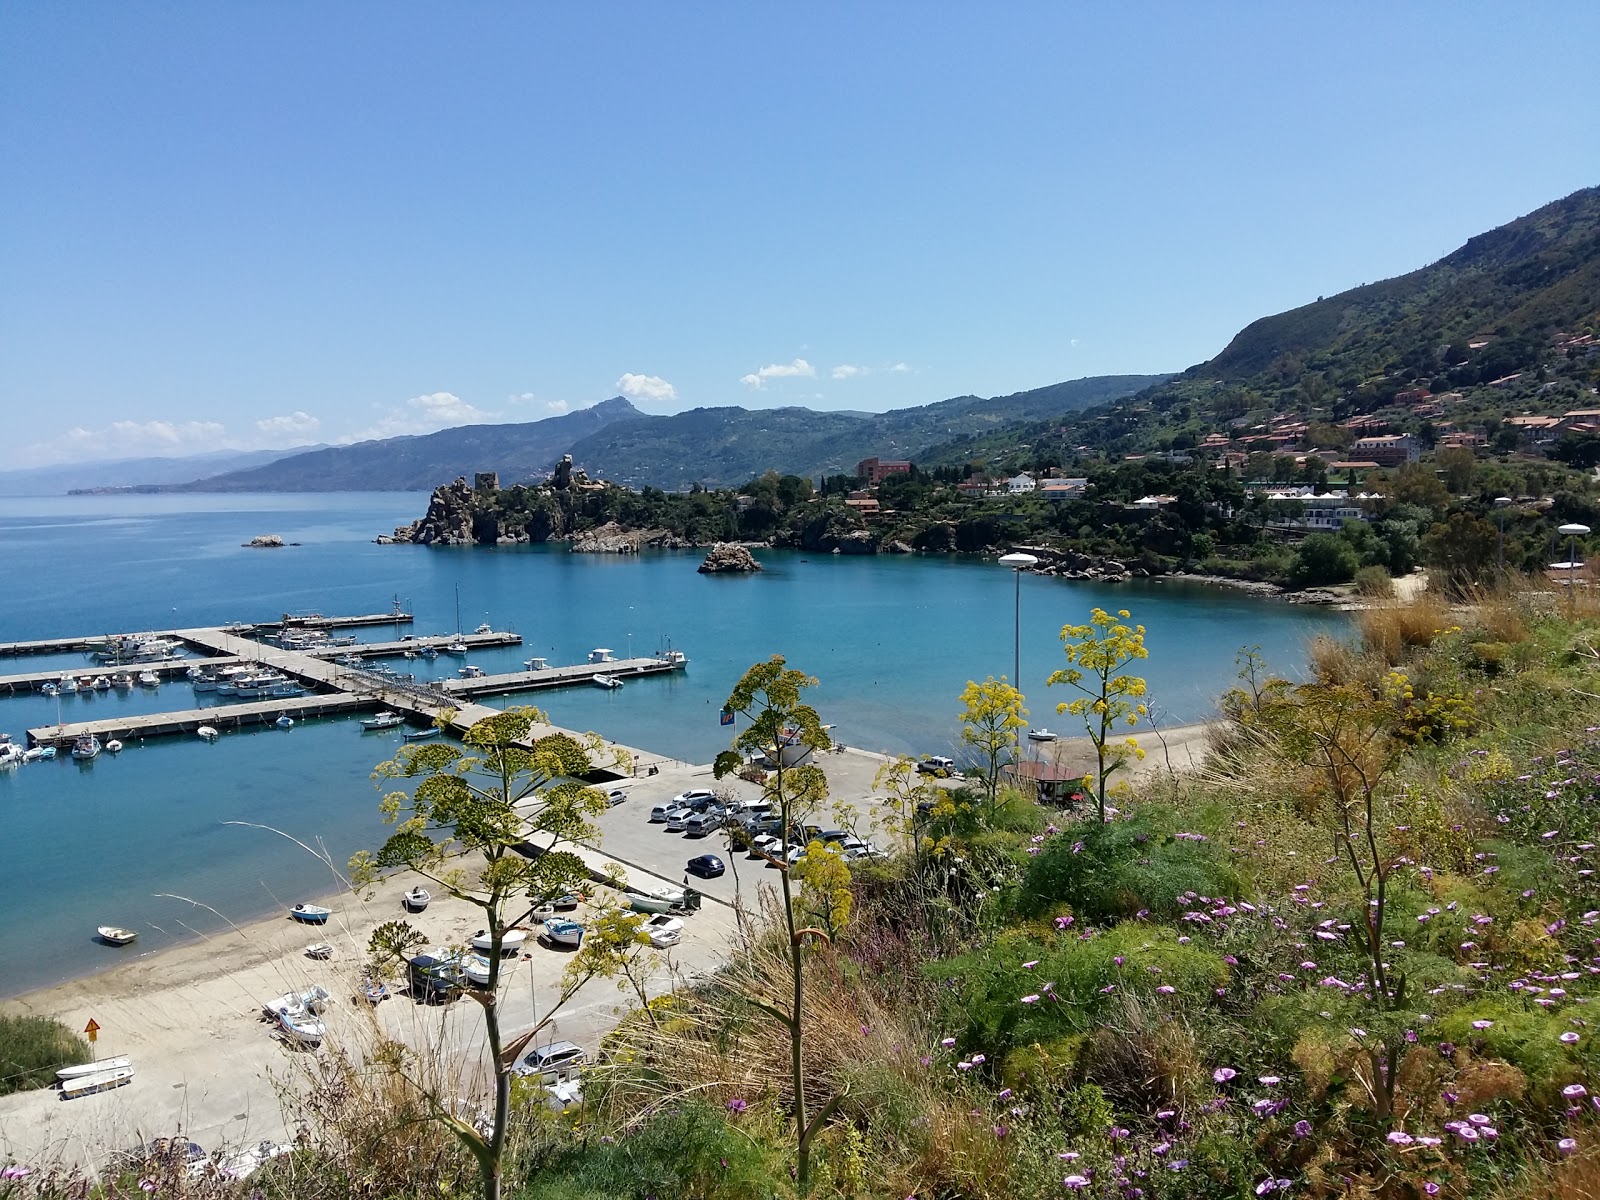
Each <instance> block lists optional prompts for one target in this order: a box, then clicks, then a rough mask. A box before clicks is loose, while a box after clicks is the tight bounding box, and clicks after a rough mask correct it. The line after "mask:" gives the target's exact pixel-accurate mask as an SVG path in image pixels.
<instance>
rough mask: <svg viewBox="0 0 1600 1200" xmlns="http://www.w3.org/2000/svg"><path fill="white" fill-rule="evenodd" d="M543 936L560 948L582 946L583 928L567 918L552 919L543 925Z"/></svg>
mask: <svg viewBox="0 0 1600 1200" xmlns="http://www.w3.org/2000/svg"><path fill="white" fill-rule="evenodd" d="M544 932H545V936H546V937H548V938H549V939H550V940H551V941H552V942H555V943H556V944H557V945H560V946H579V945H582V944H583V926H582V925H581V924H579V923H578V922H577V921H574V920H571V919H569V918H567V917H553V918H551V919H549V920H547V921H545V923H544Z"/></svg>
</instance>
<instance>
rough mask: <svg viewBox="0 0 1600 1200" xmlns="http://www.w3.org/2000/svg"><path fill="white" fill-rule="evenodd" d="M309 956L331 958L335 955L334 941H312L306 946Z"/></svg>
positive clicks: (307, 955)
mask: <svg viewBox="0 0 1600 1200" xmlns="http://www.w3.org/2000/svg"><path fill="white" fill-rule="evenodd" d="M306 957H307V958H320V959H329V958H332V957H333V943H332V942H312V943H311V944H310V945H309V946H307V947H306Z"/></svg>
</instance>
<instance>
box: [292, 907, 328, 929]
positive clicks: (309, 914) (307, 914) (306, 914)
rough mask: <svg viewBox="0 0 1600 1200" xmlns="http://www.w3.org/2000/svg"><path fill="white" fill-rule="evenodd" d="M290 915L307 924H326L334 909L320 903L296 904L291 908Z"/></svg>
mask: <svg viewBox="0 0 1600 1200" xmlns="http://www.w3.org/2000/svg"><path fill="white" fill-rule="evenodd" d="M289 915H290V916H291V917H293V918H294V919H295V920H296V921H303V922H304V923H305V924H307V925H326V924H327V923H328V918H329V917H330V916H332V915H333V910H332V909H330V908H323V907H322V905H320V904H296V905H295V906H294V907H293V908H291V909H290V910H289Z"/></svg>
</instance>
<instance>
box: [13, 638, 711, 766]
mask: <svg viewBox="0 0 1600 1200" xmlns="http://www.w3.org/2000/svg"><path fill="white" fill-rule="evenodd" d="M307 619H310V618H307ZM315 619H316V620H318V621H320V622H324V623H327V624H328V626H329V627H337V626H336V625H335V624H334V623H337V622H341V621H345V622H355V623H370V622H371V621H372V620H373V618H370V617H321V616H319V617H317V618H315ZM393 619H394V618H393V617H392V616H391V617H386V618H384V623H385V624H387V623H388V622H389V621H392V620H393ZM286 627H287V626H283V627H282V628H286ZM246 628H251V629H260V628H262V627H259V626H253V627H246ZM266 628H268V629H277V628H280V627H278V626H268V627H266ZM117 636H119V637H128V636H132V635H117ZM146 636H155V637H160V638H163V639H168V640H170V641H172V642H175V643H178V644H181V645H183V646H184V647H186V648H188V649H190V650H195V651H199V652H202V653H205V654H207V655H208V657H205V658H200V659H187V658H183V659H171V660H169V661H166V662H162V663H159V664H152V665H151V666H150V667H149V669H150V670H151V671H152V672H154V671H156V668H157V667H159V673H160V674H163V675H165V676H166V677H167V678H169V679H171V678H173V677H174V676H176V677H180V678H186V677H192V675H193V672H194V671H195V670H196V669H197V668H199V669H205V670H215V669H217V668H220V667H224V666H226V667H249V668H254V669H255V670H257V671H263V672H275V673H276V674H277V675H278V676H281V677H283V678H285V679H288V680H293V681H295V682H296V684H298V685H299V686H298V687H297V688H296V690H301V689H304V690H305V693H304V694H302V695H294V696H268V697H264V698H260V699H250V700H247V701H245V702H243V703H238V704H221V705H215V706H210V707H205V708H200V707H193V708H184V709H178V710H174V711H169V712H159V713H144V714H126V715H119V716H116V717H109V718H97V719H94V720H88V721H74V722H64V721H58V722H57V723H56V724H54V725H42V726H38V727H36V728H32V729H29V730H28V731H27V737H28V745H29V746H30V747H33V746H53V747H55V748H56V749H58V750H61V749H72V748H74V747H75V746H80V745H86V744H87V743H88V741H89V740H90V739H99V740H100V741H101V742H106V741H109V740H112V739H116V740H120V741H122V742H128V741H133V740H143V739H145V738H151V737H163V736H173V735H180V734H198V733H199V731H200V730H201V729H202V728H203V727H209V728H211V729H214V730H217V731H222V730H226V729H239V728H242V727H244V726H247V725H276V724H278V723H279V722H280V721H282V720H283V719H284V718H288V719H289V720H290V721H291V722H293V721H298V720H304V719H305V718H307V717H326V716H336V715H343V714H346V713H355V712H366V711H369V710H374V709H379V708H383V709H385V710H393V711H392V712H389V713H386V714H384V715H386V716H392V717H393V718H394V719H393V720H387V721H383V722H381V723H378V724H374V723H373V722H371V721H364V722H362V724H363V726H365V727H367V728H372V729H378V728H389V727H394V726H399V725H403V724H406V723H413V724H419V725H422V726H431V725H435V724H436V723H437V722H438V720H439V718H440V716H441V714H443V713H446V712H450V713H453V714H454V715H453V717H452V720H451V721H450V728H451V730H452V731H453V732H456V733H463V732H465V731H466V729H467V728H468V727H469V726H471V725H472V724H473V723H474V722H475V721H478V720H481V719H482V718H483V717H485V716H488V715H490V714H492V713H493V712H494V710H493V709H488V708H485V707H484V706H482V705H478V704H472V703H470V702H467V701H468V700H469V699H470V698H473V697H483V696H496V695H504V694H507V693H512V692H523V691H537V690H540V689H547V688H560V687H573V686H578V685H582V684H587V683H589V682H590V681H591V679H592V678H593V675H594V667H593V662H592V661H591V662H588V663H579V664H576V665H573V666H566V667H550V666H542V665H541V666H538V667H536V668H534V669H525V670H522V671H513V672H502V673H497V674H494V675H490V674H487V673H485V672H483V671H482V670H481V669H479V670H477V671H476V672H474V673H472V674H467V675H465V677H463V678H458V679H445V680H438V681H434V682H430V683H426V684H418V683H417V682H416V681H415V680H414V679H407V678H405V677H404V676H400V675H398V674H394V673H391V674H379V673H377V672H375V671H371V670H365V669H362V668H360V667H351V666H349V665H347V664H345V663H342V662H330V661H328V659H329V658H330V657H332V656H334V655H338V656H339V657H340V658H344V657H346V656H347V655H353V656H354V657H355V658H356V659H358V660H364V659H365V658H377V657H394V656H395V655H399V654H404V653H406V652H411V653H418V652H420V651H421V650H423V649H425V648H438V647H443V646H444V645H445V644H447V643H449V644H454V645H458V646H462V647H465V649H466V651H468V652H470V651H472V650H475V649H488V648H497V647H505V646H516V645H521V643H522V638H521V636H520V635H518V634H515V633H503V632H502V633H497V632H494V631H488V632H482V633H467V634H455V635H453V636H452V637H450V638H442V637H440V638H424V639H415V638H412V639H405V640H402V641H397V642H369V643H359V644H356V645H344V646H328V645H319V646H313V647H308V648H304V649H299V648H297V649H288V648H285V647H283V646H281V645H278V646H274V645H267V644H263V643H261V642H258V641H255V640H253V639H252V638H249V637H245V636H243V635H242V633H241V632H240V627H239V626H231V627H222V626H218V627H212V628H194V629H174V630H168V631H165V632H163V633H161V634H156V635H146ZM94 643H95V639H61V640H59V641H55V642H49V643H33V644H45V645H50V646H52V647H59V646H61V645H78V646H84V645H91V644H94ZM19 644H21V643H11V644H9V645H7V646H0V654H4V653H7V652H10V653H16V651H15V650H13V649H12V647H14V646H16V645H19ZM99 644H104V639H100V640H99ZM595 655H604V658H603V659H602V660H601V661H604V662H605V664H606V668H607V670H608V672H609V673H610V674H611V675H612V676H614V677H619V678H620V677H624V676H627V677H636V676H646V675H659V674H662V673H664V672H671V671H680V670H682V669H684V667H686V666H687V664H688V659H687V658H686V657H685V656H684V655H683V654H682V653H681V652H678V651H665V652H663V653H661V654H657V655H655V656H652V657H649V658H636V659H626V660H617V659H613V658H611V656H610V652H609V651H595V652H593V654H591V656H590V657H591V660H593V659H594V657H595ZM529 662H530V663H534V664H542V663H543V662H544V660H543V659H531V660H529ZM119 669H120V668H117V667H98V668H95V667H91V668H87V669H85V670H83V671H81V672H79V671H77V670H76V669H74V670H73V671H71V672H63V671H61V670H52V671H48V672H40V673H34V674H28V675H9V676H4V677H0V687H4V688H6V689H8V690H9V691H10V692H12V693H13V694H15V693H16V692H18V691H26V692H32V691H37V690H40V689H42V688H44V687H47V686H51V685H52V683H53V681H55V680H59V679H61V678H63V677H66V676H70V677H72V678H74V679H80V680H81V679H82V678H93V677H96V676H98V675H111V674H114V673H116V672H117V671H118V670H119ZM283 727H284V728H287V726H283ZM630 752H631V750H630ZM79 757H92V756H88V755H80V756H79Z"/></svg>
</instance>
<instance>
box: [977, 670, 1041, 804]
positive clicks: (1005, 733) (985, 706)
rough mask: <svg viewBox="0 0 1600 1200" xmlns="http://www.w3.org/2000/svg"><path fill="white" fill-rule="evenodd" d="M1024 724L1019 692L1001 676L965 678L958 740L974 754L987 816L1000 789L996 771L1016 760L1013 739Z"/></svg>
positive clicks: (1003, 768) (1026, 723)
mask: <svg viewBox="0 0 1600 1200" xmlns="http://www.w3.org/2000/svg"><path fill="white" fill-rule="evenodd" d="M1027 726H1028V710H1027V709H1025V708H1023V707H1022V693H1021V692H1019V691H1018V690H1017V689H1016V688H1014V687H1012V686H1011V685H1010V684H1009V683H1007V682H1006V681H1005V679H1004V678H1001V679H996V678H994V677H993V676H992V675H991V676H990V677H989V678H988V679H985V680H984V681H983V682H982V683H975V682H973V681H972V680H970V679H969V680H968V681H967V686H966V687H965V688H964V689H963V690H962V692H961V744H962V745H964V746H971V747H972V748H973V750H975V751H976V752H977V754H978V773H979V775H980V776H981V777H982V779H983V792H984V797H985V799H986V800H987V801H988V806H989V817H990V819H991V820H992V819H993V817H994V810H995V800H996V797H997V796H998V795H999V793H1000V773H1001V772H1002V771H1003V770H1005V768H1006V767H1008V766H1010V765H1011V764H1012V763H1013V762H1015V761H1016V757H1017V741H1018V738H1019V736H1020V734H1021V731H1022V730H1023V729H1026V728H1027Z"/></svg>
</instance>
